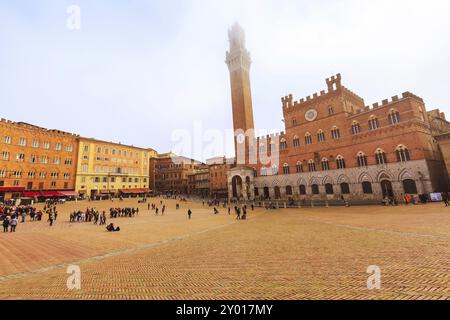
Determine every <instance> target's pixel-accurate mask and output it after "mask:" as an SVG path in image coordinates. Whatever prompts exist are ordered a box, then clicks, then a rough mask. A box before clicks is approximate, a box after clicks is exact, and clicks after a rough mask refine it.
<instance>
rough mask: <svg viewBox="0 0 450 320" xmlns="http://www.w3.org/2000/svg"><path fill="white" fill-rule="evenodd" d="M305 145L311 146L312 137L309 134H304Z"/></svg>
mask: <svg viewBox="0 0 450 320" xmlns="http://www.w3.org/2000/svg"><path fill="white" fill-rule="evenodd" d="M305 144H312V137H311V134H310V133H309V132H308V133H307V134H305Z"/></svg>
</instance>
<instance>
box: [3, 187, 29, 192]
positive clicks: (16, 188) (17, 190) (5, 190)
mask: <svg viewBox="0 0 450 320" xmlns="http://www.w3.org/2000/svg"><path fill="white" fill-rule="evenodd" d="M24 190H25V187H0V192H21V191H24Z"/></svg>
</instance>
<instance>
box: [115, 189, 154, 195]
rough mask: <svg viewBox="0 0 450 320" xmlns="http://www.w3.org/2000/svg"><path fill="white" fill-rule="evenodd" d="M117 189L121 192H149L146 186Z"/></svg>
mask: <svg viewBox="0 0 450 320" xmlns="http://www.w3.org/2000/svg"><path fill="white" fill-rule="evenodd" d="M119 191H120V192H121V193H123V194H144V193H150V192H151V190H150V189H148V188H135V189H120V190H119Z"/></svg>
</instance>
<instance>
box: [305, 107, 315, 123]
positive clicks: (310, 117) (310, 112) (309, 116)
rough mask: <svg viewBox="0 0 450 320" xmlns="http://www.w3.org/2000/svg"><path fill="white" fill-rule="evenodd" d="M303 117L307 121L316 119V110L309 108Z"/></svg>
mask: <svg viewBox="0 0 450 320" xmlns="http://www.w3.org/2000/svg"><path fill="white" fill-rule="evenodd" d="M305 119H306V120H307V121H314V120H316V119H317V110H315V109H310V110H308V111H306V114H305Z"/></svg>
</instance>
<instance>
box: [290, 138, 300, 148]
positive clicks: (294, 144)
mask: <svg viewBox="0 0 450 320" xmlns="http://www.w3.org/2000/svg"><path fill="white" fill-rule="evenodd" d="M292 144H293V146H294V148H298V147H300V139H299V138H298V137H297V136H294V140H293V141H292Z"/></svg>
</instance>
